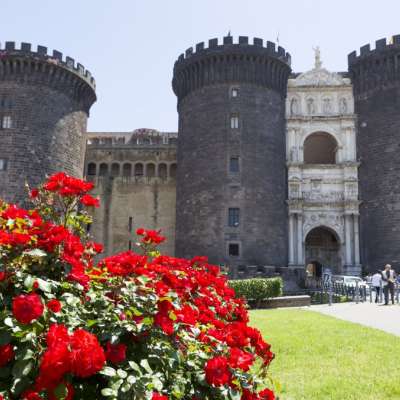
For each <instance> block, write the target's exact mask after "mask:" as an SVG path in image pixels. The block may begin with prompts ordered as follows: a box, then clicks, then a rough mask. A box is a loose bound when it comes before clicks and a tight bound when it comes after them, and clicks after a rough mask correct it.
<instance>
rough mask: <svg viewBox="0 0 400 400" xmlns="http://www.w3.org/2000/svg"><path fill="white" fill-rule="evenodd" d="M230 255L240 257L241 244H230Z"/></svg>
mask: <svg viewBox="0 0 400 400" xmlns="http://www.w3.org/2000/svg"><path fill="white" fill-rule="evenodd" d="M228 254H229V256H233V257H238V256H239V244H238V243H229V245H228Z"/></svg>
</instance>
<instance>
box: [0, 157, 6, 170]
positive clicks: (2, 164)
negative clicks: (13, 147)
mask: <svg viewBox="0 0 400 400" xmlns="http://www.w3.org/2000/svg"><path fill="white" fill-rule="evenodd" d="M6 170H7V160H5V159H4V158H0V171H6Z"/></svg>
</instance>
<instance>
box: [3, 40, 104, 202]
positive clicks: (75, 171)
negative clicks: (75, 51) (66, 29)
mask: <svg viewBox="0 0 400 400" xmlns="http://www.w3.org/2000/svg"><path fill="white" fill-rule="evenodd" d="M95 101H96V94H95V83H94V79H93V78H92V77H91V74H90V72H89V71H86V70H85V69H84V67H83V66H82V65H81V64H75V61H74V60H73V59H72V58H70V57H67V58H66V59H65V60H63V58H62V54H61V53H60V52H58V51H54V52H53V54H52V55H48V54H47V48H46V47H43V46H38V48H37V50H33V49H32V47H31V45H30V44H29V43H22V44H21V47H20V48H18V49H17V48H16V46H15V44H14V42H6V43H5V47H2V48H0V160H1V162H0V164H1V167H2V168H1V170H0V198H3V199H5V200H8V201H17V202H18V201H22V200H23V199H24V198H25V197H26V189H25V182H27V183H29V185H31V186H34V185H37V184H38V183H39V182H42V181H43V178H44V176H45V175H46V174H50V173H53V172H56V171H65V172H67V173H69V174H72V175H75V176H82V173H83V166H84V157H85V146H86V138H85V133H86V121H87V117H88V115H89V109H90V107H91V105H92V104H93V103H94V102H95Z"/></svg>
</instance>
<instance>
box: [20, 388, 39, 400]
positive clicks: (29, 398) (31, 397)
mask: <svg viewBox="0 0 400 400" xmlns="http://www.w3.org/2000/svg"><path fill="white" fill-rule="evenodd" d="M21 399H22V400H43V397H42V396H40V395H39V393H38V392H37V391H36V390H33V389H28V390H25V392H24V393H22V395H21Z"/></svg>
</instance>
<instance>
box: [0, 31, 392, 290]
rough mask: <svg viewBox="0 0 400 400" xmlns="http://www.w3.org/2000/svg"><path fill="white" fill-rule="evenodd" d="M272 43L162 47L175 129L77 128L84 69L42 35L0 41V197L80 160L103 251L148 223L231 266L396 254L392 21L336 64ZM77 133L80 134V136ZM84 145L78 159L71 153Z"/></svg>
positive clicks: (346, 267) (190, 250)
mask: <svg viewBox="0 0 400 400" xmlns="http://www.w3.org/2000/svg"><path fill="white" fill-rule="evenodd" d="M290 65H291V57H290V54H289V53H287V52H286V51H285V50H284V49H283V48H282V47H280V46H278V47H277V46H276V45H275V44H274V43H272V42H269V41H268V42H264V40H262V39H259V38H255V39H253V40H252V41H249V38H248V37H246V36H240V37H239V39H238V41H237V42H236V41H234V39H233V37H232V36H226V37H224V38H223V41H222V43H221V42H219V41H218V39H211V40H209V42H208V44H207V45H206V44H204V43H199V44H197V45H196V47H195V49H193V48H189V49H188V50H186V52H185V54H182V55H181V56H179V58H178V59H177V61H176V63H175V66H174V70H173V79H172V87H173V90H174V92H175V94H176V96H177V99H178V114H179V129H178V131H179V132H178V133H176V132H158V131H155V130H151V129H137V130H135V131H133V132H86V120H87V117H88V114H89V110H90V107H91V105H92V104H93V102H94V101H95V100H96V95H95V82H94V80H93V78H92V76H91V74H90V72H88V71H87V70H86V69H85V68H84V67H83V66H82V65H81V64H79V63H75V61H74V60H73V59H72V58H70V57H66V58H65V59H64V58H63V56H62V54H61V53H60V52H58V51H54V52H53V53H52V55H49V54H47V49H46V48H45V47H42V46H39V47H38V48H37V50H35V51H33V50H32V48H31V45H30V44H27V43H22V45H21V46H20V47H19V48H16V46H15V44H14V43H13V42H6V43H5V46H4V47H0V197H2V198H4V199H5V200H8V201H22V199H23V195H24V182H25V180H28V182H29V183H30V184H31V185H35V184H37V183H38V182H40V181H41V180H42V179H43V176H44V174H45V173H51V172H54V171H57V170H64V171H66V172H68V173H71V174H74V175H77V176H79V175H82V174H83V173H84V174H85V176H86V177H87V178H88V179H91V180H94V181H95V182H96V193H97V195H98V196H99V197H100V198H101V207H100V208H99V209H96V210H95V211H94V223H93V224H92V226H88V230H90V232H91V233H92V234H93V236H94V238H95V239H96V240H99V241H101V242H103V243H104V244H105V248H106V253H107V254H111V253H114V252H117V251H124V250H128V249H130V248H132V247H133V245H134V243H133V240H134V238H133V237H134V235H133V233H134V230H135V229H136V228H137V227H139V226H145V227H148V228H156V229H158V228H162V229H163V231H164V233H165V235H166V236H167V237H168V238H169V240H168V242H167V243H166V244H165V245H164V248H163V250H164V251H165V252H166V253H168V254H175V255H177V256H182V257H191V256H194V255H207V256H208V257H209V259H210V261H211V262H213V263H217V264H221V265H224V266H225V267H226V268H227V269H228V270H229V274H230V276H232V277H247V276H267V275H273V274H276V273H279V274H281V275H282V276H283V277H284V278H285V279H286V281H287V282H289V283H292V284H293V285H294V286H296V285H300V286H301V285H304V283H305V282H306V281H307V280H312V279H314V278H319V277H320V276H321V273H322V269H323V267H327V266H329V267H330V268H332V269H333V271H334V272H335V273H338V274H339V273H340V274H348V275H360V274H361V273H362V271H364V272H366V271H373V270H375V269H376V268H378V267H381V266H382V265H383V264H384V263H386V262H389V263H392V264H393V265H394V266H395V268H398V267H399V266H400V247H399V246H398V239H400V233H399V232H400V184H399V177H400V161H399V159H398V157H396V156H397V152H398V149H399V146H400V136H399V135H398V130H399V129H400V115H399V113H398V104H397V103H398V102H400V36H394V37H393V38H391V40H390V42H389V43H387V42H386V39H382V40H378V41H377V42H376V45H375V49H371V48H370V46H369V45H366V46H363V47H361V50H360V54H359V55H357V53H356V52H353V53H351V54H350V55H349V56H348V72H337V73H335V72H330V71H328V70H327V69H325V68H323V66H322V62H321V59H320V53H319V49H318V48H317V49H315V64H314V67H313V68H312V69H311V70H310V71H307V72H305V73H293V72H292V71H291V66H290ZM85 142H87V145H86V150H85ZM84 159H85V160H84Z"/></svg>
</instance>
